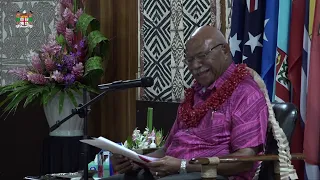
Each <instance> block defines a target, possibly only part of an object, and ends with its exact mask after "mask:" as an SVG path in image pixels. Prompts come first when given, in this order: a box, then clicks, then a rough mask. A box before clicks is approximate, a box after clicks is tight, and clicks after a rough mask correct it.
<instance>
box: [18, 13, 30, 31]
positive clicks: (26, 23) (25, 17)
mask: <svg viewBox="0 0 320 180" xmlns="http://www.w3.org/2000/svg"><path fill="white" fill-rule="evenodd" d="M32 20H33V19H32V11H30V12H29V13H27V12H26V10H24V11H23V12H22V13H21V12H20V11H17V14H16V28H32V27H33V24H32Z"/></svg>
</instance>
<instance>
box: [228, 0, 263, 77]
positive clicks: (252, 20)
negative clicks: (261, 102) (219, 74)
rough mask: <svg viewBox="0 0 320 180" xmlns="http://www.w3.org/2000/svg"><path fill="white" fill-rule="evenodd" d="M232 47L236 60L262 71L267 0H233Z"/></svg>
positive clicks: (230, 42) (258, 71) (230, 41)
mask: <svg viewBox="0 0 320 180" xmlns="http://www.w3.org/2000/svg"><path fill="white" fill-rule="evenodd" d="M231 18H232V19H231V33H230V39H229V44H230V49H231V53H232V57H233V60H234V62H236V63H246V64H247V65H248V66H249V67H250V68H252V69H254V70H255V71H257V73H259V74H260V73H261V60H262V59H261V56H262V43H263V42H262V40H263V29H264V18H265V0H246V1H233V9H232V17H231Z"/></svg>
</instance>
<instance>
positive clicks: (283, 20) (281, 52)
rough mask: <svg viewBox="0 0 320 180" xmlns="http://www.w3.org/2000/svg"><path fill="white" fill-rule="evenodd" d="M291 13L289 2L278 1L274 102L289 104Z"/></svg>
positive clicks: (284, 0)
mask: <svg viewBox="0 0 320 180" xmlns="http://www.w3.org/2000/svg"><path fill="white" fill-rule="evenodd" d="M290 12H291V0H280V1H279V15H278V22H279V23H278V37H277V54H276V77H275V78H276V88H275V101H277V102H289V100H290V98H289V87H290V84H289V80H288V61H287V56H288V55H287V53H288V40H289V38H288V35H289V23H290V14H291V13H290Z"/></svg>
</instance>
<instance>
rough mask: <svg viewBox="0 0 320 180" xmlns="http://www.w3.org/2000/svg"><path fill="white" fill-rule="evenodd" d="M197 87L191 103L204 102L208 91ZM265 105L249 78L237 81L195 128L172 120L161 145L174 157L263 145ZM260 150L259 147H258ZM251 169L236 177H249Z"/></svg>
mask: <svg viewBox="0 0 320 180" xmlns="http://www.w3.org/2000/svg"><path fill="white" fill-rule="evenodd" d="M235 67H236V66H235V64H232V65H230V67H229V68H228V69H227V71H226V72H225V73H224V74H223V75H222V76H221V77H220V78H219V79H218V80H216V81H215V82H214V83H213V84H212V85H211V86H210V87H208V88H207V90H206V91H212V90H214V89H215V88H219V87H220V86H221V85H222V84H223V82H224V81H226V79H227V78H229V77H230V76H231V74H232V72H233V71H234V69H235ZM194 88H195V90H197V93H196V95H195V105H194V106H199V105H201V104H202V103H203V102H204V99H205V98H206V96H207V95H208V94H210V93H207V92H206V91H204V88H202V87H194ZM267 122H268V108H267V104H266V101H265V98H264V95H263V93H262V92H261V91H260V89H259V87H258V85H257V84H256V83H255V82H254V80H253V79H252V78H251V77H248V78H247V79H245V80H244V81H243V82H241V83H240V84H239V86H238V87H237V88H236V90H235V91H234V93H233V94H232V96H231V97H230V98H229V99H228V100H227V101H226V102H225V103H224V104H223V105H222V106H221V108H220V109H219V110H218V111H217V112H212V111H211V112H208V113H207V114H206V116H205V117H204V118H203V119H202V121H201V123H200V124H199V126H198V127H196V128H190V129H182V128H181V127H182V126H181V124H180V123H179V121H178V120H176V122H175V123H174V125H173V127H172V130H171V132H170V134H169V136H168V139H167V142H166V144H165V148H166V153H167V155H169V156H173V157H177V158H185V159H191V158H196V157H212V156H223V155H228V154H230V153H233V152H235V151H237V150H239V149H243V148H249V147H256V146H259V145H263V144H264V143H265V138H266V130H267ZM260 150H262V149H260ZM254 173H255V169H252V171H250V172H246V173H243V174H240V175H239V176H238V177H239V178H240V177H245V178H246V179H251V178H252V177H253V175H254Z"/></svg>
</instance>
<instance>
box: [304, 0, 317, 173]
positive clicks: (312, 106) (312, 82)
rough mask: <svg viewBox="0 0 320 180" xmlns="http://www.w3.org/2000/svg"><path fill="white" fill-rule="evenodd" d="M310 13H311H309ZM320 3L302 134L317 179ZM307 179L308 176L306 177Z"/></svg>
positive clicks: (311, 51)
mask: <svg viewBox="0 0 320 180" xmlns="http://www.w3.org/2000/svg"><path fill="white" fill-rule="evenodd" d="M310 12H311V11H310ZM319 49H320V1H319V0H318V1H316V4H315V11H314V21H313V29H312V40H311V48H310V65H309V74H308V91H307V106H306V107H307V108H306V109H307V112H306V120H305V134H304V144H303V146H304V155H305V157H306V159H305V161H306V162H307V163H308V164H311V165H317V166H318V167H316V166H314V167H315V168H314V169H315V171H314V174H312V176H313V177H316V178H318V179H319V165H320V147H319V146H320V111H319V107H320V101H319V99H320V83H319V75H320V71H319V69H320V61H319V59H320V51H319ZM308 178H309V176H308Z"/></svg>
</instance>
